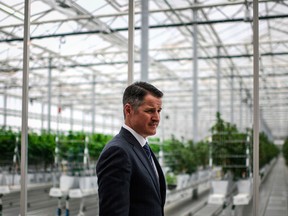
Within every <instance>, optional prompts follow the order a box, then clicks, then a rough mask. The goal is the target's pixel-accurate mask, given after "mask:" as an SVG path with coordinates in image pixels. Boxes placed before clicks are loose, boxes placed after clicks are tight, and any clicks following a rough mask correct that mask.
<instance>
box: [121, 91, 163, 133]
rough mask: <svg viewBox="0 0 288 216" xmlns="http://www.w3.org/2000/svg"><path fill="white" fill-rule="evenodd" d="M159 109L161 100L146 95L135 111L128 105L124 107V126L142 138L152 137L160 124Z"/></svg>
mask: <svg viewBox="0 0 288 216" xmlns="http://www.w3.org/2000/svg"><path fill="white" fill-rule="evenodd" d="M161 109H162V100H161V98H156V97H154V96H152V95H150V94H148V95H146V96H145V98H144V102H143V103H142V104H141V105H140V106H139V107H138V109H137V110H134V109H133V107H132V106H131V105H130V104H126V105H125V106H124V112H125V114H126V119H125V124H126V125H128V126H129V127H131V128H132V129H133V130H135V131H136V132H137V133H139V134H140V135H141V136H143V137H144V138H146V137H147V136H151V135H154V134H156V128H157V127H158V124H159V122H160V112H161Z"/></svg>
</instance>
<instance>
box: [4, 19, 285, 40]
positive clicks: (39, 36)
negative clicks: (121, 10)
mask: <svg viewBox="0 0 288 216" xmlns="http://www.w3.org/2000/svg"><path fill="white" fill-rule="evenodd" d="M284 18H288V14H279V15H269V16H261V17H259V20H270V19H284ZM231 22H243V23H247V24H251V22H252V20H247V18H232V19H218V20H206V21H205V20H204V21H201V20H200V21H193V22H186V23H171V24H161V25H150V26H149V29H158V28H175V27H184V26H192V25H195V24H196V25H211V24H217V23H231ZM135 30H141V27H140V26H136V27H135ZM121 31H128V27H127V28H126V27H125V28H114V29H109V31H105V30H93V31H78V32H67V33H58V34H48V35H38V36H31V37H30V38H31V40H37V39H38V40H39V39H44V38H54V37H67V36H75V35H88V34H113V33H115V32H121ZM17 41H20V42H22V41H23V38H22V37H21V38H20V37H19V38H9V39H1V40H0V43H9V42H17Z"/></svg>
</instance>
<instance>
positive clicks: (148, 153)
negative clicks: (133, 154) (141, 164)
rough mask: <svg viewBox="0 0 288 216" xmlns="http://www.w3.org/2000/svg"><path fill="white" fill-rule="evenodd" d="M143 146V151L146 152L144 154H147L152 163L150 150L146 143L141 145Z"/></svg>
mask: <svg viewBox="0 0 288 216" xmlns="http://www.w3.org/2000/svg"><path fill="white" fill-rule="evenodd" d="M143 148H144V150H145V152H146V154H147V156H148V158H149V160H150V162H151V163H152V164H153V162H152V155H151V150H150V148H149V146H148V144H147V143H145V145H144V146H143Z"/></svg>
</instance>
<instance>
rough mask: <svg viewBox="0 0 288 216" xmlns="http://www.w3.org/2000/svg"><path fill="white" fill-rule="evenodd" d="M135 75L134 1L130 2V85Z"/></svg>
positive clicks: (130, 0)
mask: <svg viewBox="0 0 288 216" xmlns="http://www.w3.org/2000/svg"><path fill="white" fill-rule="evenodd" d="M133 75H134V0H129V26H128V79H127V81H128V85H130V84H131V83H132V82H133V79H134V77H133Z"/></svg>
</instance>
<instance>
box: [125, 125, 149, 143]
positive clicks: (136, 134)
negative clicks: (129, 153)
mask: <svg viewBox="0 0 288 216" xmlns="http://www.w3.org/2000/svg"><path fill="white" fill-rule="evenodd" d="M123 128H125V129H126V130H128V131H130V132H131V133H132V134H133V136H134V137H135V138H136V139H137V141H138V142H139V143H140V145H141V146H142V147H143V146H144V145H145V144H146V142H147V143H148V141H147V139H145V138H144V137H142V136H141V135H140V134H138V133H137V132H136V131H134V130H133V129H132V128H130V127H129V126H128V125H126V124H123Z"/></svg>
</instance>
